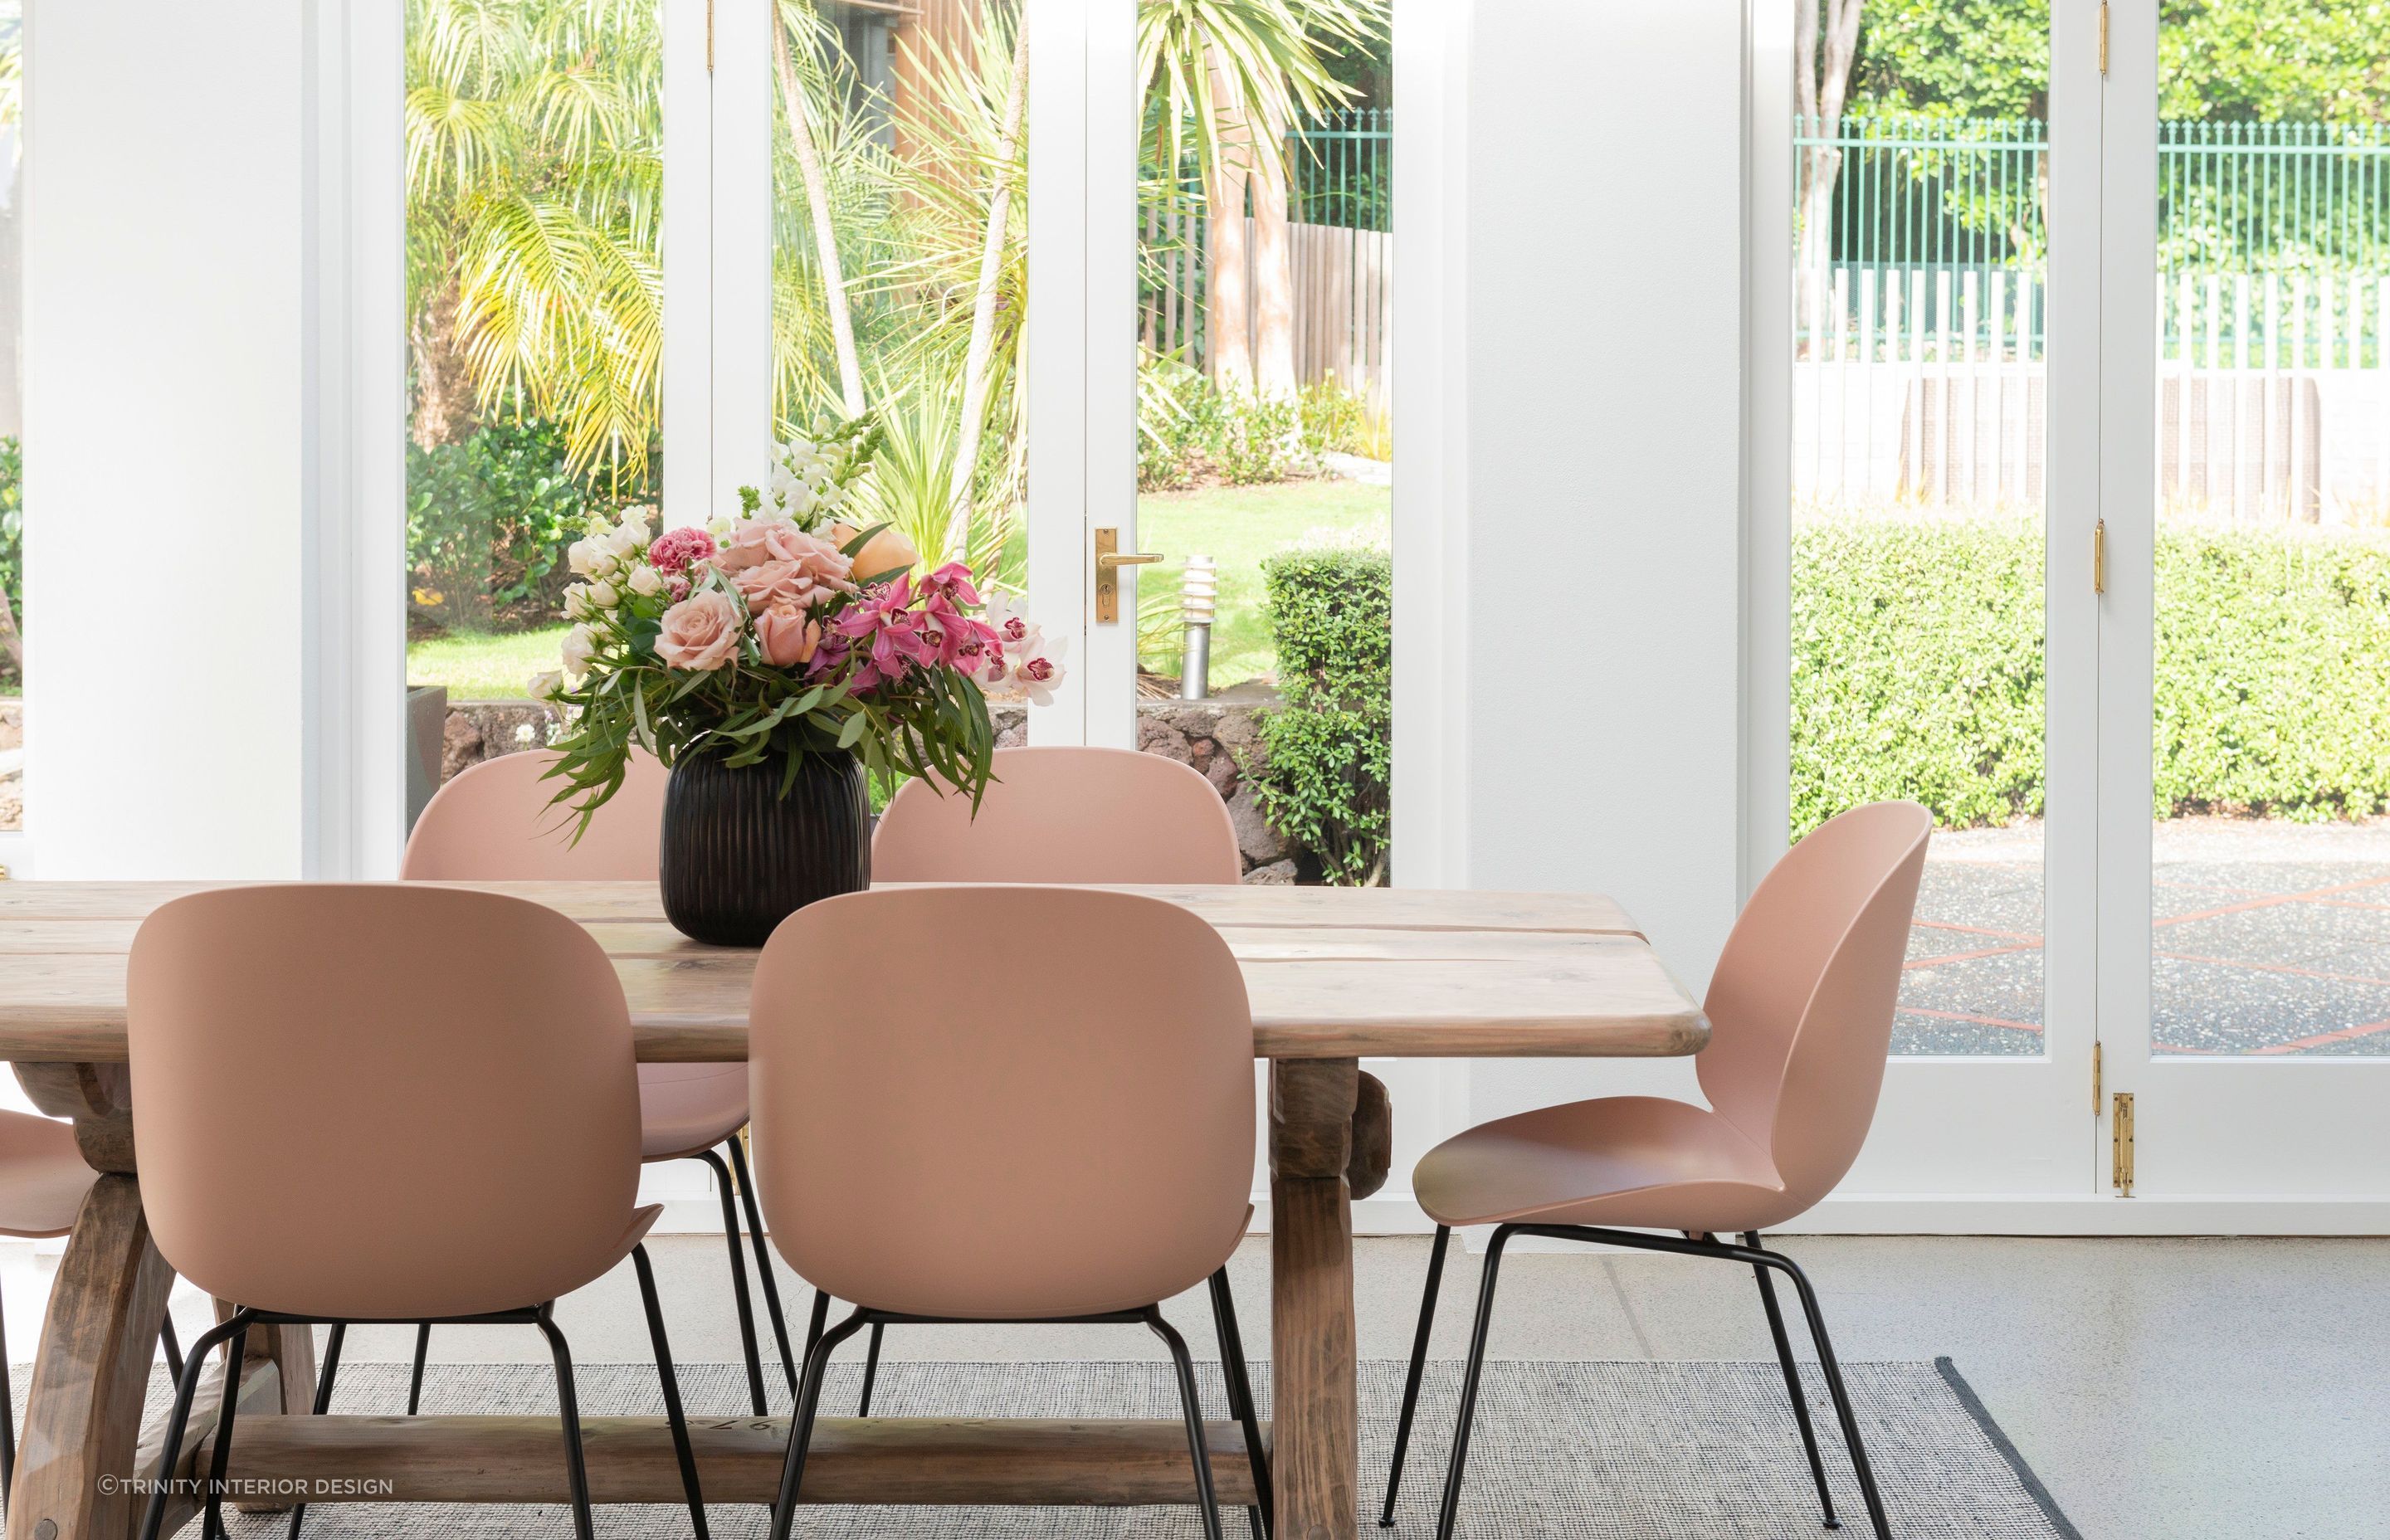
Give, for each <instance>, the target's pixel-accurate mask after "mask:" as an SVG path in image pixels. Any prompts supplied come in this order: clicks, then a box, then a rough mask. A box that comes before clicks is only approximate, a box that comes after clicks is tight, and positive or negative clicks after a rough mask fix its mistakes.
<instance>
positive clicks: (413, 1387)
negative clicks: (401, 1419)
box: [406, 1321, 431, 1417]
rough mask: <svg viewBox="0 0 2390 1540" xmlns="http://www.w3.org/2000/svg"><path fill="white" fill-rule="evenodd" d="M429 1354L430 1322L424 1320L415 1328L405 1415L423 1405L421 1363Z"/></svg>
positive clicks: (413, 1413)
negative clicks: (413, 1352) (412, 1370)
mask: <svg viewBox="0 0 2390 1540" xmlns="http://www.w3.org/2000/svg"><path fill="white" fill-rule="evenodd" d="M430 1356H431V1323H430V1321H426V1322H424V1323H423V1324H422V1325H421V1326H418V1327H417V1328H415V1372H414V1373H412V1374H410V1375H408V1376H407V1377H406V1415H407V1416H409V1417H413V1416H414V1415H415V1412H416V1408H417V1407H418V1406H420V1405H423V1364H424V1361H425V1360H426V1359H428V1358H430Z"/></svg>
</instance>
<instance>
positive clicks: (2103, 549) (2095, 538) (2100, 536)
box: [2091, 519, 2108, 594]
mask: <svg viewBox="0 0 2390 1540" xmlns="http://www.w3.org/2000/svg"><path fill="white" fill-rule="evenodd" d="M2107 591H2108V521H2107V520H2105V519H2102V520H2100V521H2099V522H2098V523H2096V524H2094V525H2092V526H2091V592H2093V593H2094V594H2104V593H2106V592H2107Z"/></svg>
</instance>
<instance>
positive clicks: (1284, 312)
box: [1253, 114, 1302, 396]
mask: <svg viewBox="0 0 2390 1540" xmlns="http://www.w3.org/2000/svg"><path fill="white" fill-rule="evenodd" d="M1261 131H1262V134H1263V135H1265V137H1266V142H1265V143H1262V144H1260V145H1257V146H1255V147H1254V148H1255V153H1254V156H1253V323H1254V325H1253V332H1254V344H1253V384H1254V386H1255V388H1256V389H1258V390H1259V391H1260V392H1261V393H1262V394H1264V395H1268V396H1291V395H1292V394H1294V393H1295V391H1298V390H1300V389H1301V388H1302V381H1300V380H1298V379H1296V378H1295V372H1294V232H1293V230H1292V228H1291V226H1290V225H1289V223H1288V219H1289V211H1288V208H1287V202H1288V196H1287V194H1288V189H1287V165H1286V136H1287V125H1286V124H1284V123H1282V122H1277V121H1275V120H1273V119H1272V118H1270V117H1269V116H1268V115H1267V114H1265V115H1264V117H1263V120H1262V122H1261Z"/></svg>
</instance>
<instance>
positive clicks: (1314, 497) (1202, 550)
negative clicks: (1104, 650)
mask: <svg viewBox="0 0 2390 1540" xmlns="http://www.w3.org/2000/svg"><path fill="white" fill-rule="evenodd" d="M1393 533H1394V489H1393V488H1392V487H1381V486H1367V485H1364V484H1363V483H1361V482H1359V481H1287V482H1282V483H1280V484H1279V485H1277V486H1260V487H1206V488H1204V489H1203V490H1201V491H1200V492H1149V493H1146V494H1142V495H1140V496H1139V497H1138V498H1137V544H1138V545H1142V546H1143V547H1144V548H1145V549H1147V550H1149V551H1160V552H1162V553H1163V555H1164V556H1166V557H1167V558H1169V559H1168V560H1166V561H1163V562H1159V563H1157V564H1155V565H1154V566H1151V567H1149V568H1147V569H1146V570H1145V572H1144V575H1143V576H1142V577H1141V578H1140V579H1139V580H1138V581H1139V587H1140V591H1141V593H1142V595H1143V608H1144V610H1145V611H1146V613H1147V614H1148V615H1149V616H1151V615H1153V614H1154V613H1156V611H1157V608H1158V609H1159V610H1163V611H1167V612H1168V613H1169V614H1170V615H1171V616H1172V617H1173V620H1172V623H1171V624H1170V625H1169V626H1168V628H1167V629H1166V630H1165V631H1163V633H1161V634H1160V635H1152V640H1151V642H1150V643H1149V647H1148V650H1147V655H1146V657H1145V660H1144V661H1145V664H1146V666H1147V667H1148V668H1150V669H1153V670H1154V671H1155V672H1157V673H1161V674H1176V673H1177V672H1178V647H1179V636H1180V632H1179V629H1178V626H1177V624H1176V613H1177V609H1178V584H1179V579H1180V576H1181V575H1182V574H1183V573H1184V571H1185V570H1186V560H1185V558H1187V557H1189V556H1208V557H1210V558H1212V559H1213V561H1214V563H1216V564H1217V565H1218V567H1219V570H1220V599H1219V609H1218V612H1217V618H1216V619H1215V620H1214V622H1212V687H1213V688H1214V689H1215V690H1216V689H1225V688H1227V687H1228V686H1230V685H1234V684H1238V683H1240V682H1241V681H1243V680H1247V679H1257V678H1262V677H1264V676H1266V675H1267V674H1270V672H1271V670H1272V669H1273V668H1274V667H1275V666H1276V663H1277V661H1278V657H1277V653H1276V651H1275V650H1274V649H1273V648H1271V646H1270V635H1269V615H1268V612H1267V610H1266V607H1265V605H1264V602H1263V596H1262V562H1263V561H1264V560H1265V559H1266V558H1269V557H1271V556H1274V555H1276V554H1277V553H1278V552H1279V551H1282V550H1285V549H1286V548H1287V547H1289V546H1291V545H1303V544H1304V543H1305V541H1306V540H1309V539H1314V538H1321V539H1333V540H1351V539H1356V538H1362V539H1370V540H1376V541H1381V542H1382V541H1385V540H1388V539H1390V538H1391V537H1392V535H1393ZM1149 635H1151V634H1149Z"/></svg>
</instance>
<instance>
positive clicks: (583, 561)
mask: <svg viewBox="0 0 2390 1540" xmlns="http://www.w3.org/2000/svg"><path fill="white" fill-rule="evenodd" d="M597 558H598V546H597V544H596V542H594V541H589V540H576V541H574V542H573V543H572V548H571V549H570V550H568V551H566V552H565V559H566V560H567V561H569V562H571V563H572V571H573V575H574V576H576V577H587V576H588V575H589V569H590V566H591V564H592V563H593V562H595V561H596V560H597Z"/></svg>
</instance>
